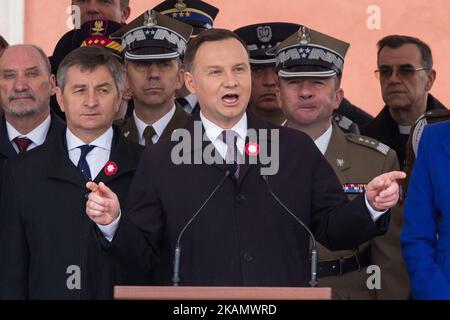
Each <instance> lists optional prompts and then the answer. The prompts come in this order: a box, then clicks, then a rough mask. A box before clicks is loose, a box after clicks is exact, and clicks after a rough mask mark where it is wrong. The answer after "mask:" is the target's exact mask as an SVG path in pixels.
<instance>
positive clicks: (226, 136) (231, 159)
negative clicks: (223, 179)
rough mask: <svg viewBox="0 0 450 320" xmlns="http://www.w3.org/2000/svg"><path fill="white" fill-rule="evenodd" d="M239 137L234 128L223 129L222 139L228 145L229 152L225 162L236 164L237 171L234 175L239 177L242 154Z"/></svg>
mask: <svg viewBox="0 0 450 320" xmlns="http://www.w3.org/2000/svg"><path fill="white" fill-rule="evenodd" d="M237 138H238V135H237V133H236V131H234V130H223V131H222V141H223V142H224V143H225V144H226V145H227V153H226V155H225V163H227V164H233V163H234V164H236V171H235V172H234V176H235V178H236V179H239V163H240V161H239V160H240V154H239V151H238V149H237V144H236V143H237Z"/></svg>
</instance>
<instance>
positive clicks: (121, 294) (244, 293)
mask: <svg viewBox="0 0 450 320" xmlns="http://www.w3.org/2000/svg"><path fill="white" fill-rule="evenodd" d="M114 299H116V300H339V299H340V297H339V296H338V295H337V294H336V293H335V292H334V291H333V290H332V289H331V288H308V287H300V288H298V287H296V288H293V287H183V286H180V287H172V286H164V287H160V286H140V287H128V286H116V287H114Z"/></svg>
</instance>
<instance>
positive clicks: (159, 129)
mask: <svg viewBox="0 0 450 320" xmlns="http://www.w3.org/2000/svg"><path fill="white" fill-rule="evenodd" d="M174 114H175V105H173V107H172V109H170V111H169V112H167V113H166V114H165V115H164V116H162V117H161V119H159V120H158V121H156V122H155V123H153V124H150V123H145V122H144V121H142V120H141V119H139V117H138V116H137V115H136V110H134V111H133V117H134V123H136V128H137V130H138V134H139V144H140V145H142V146H145V138H144V130H145V128H147V126H152V127H153V129H155V134H154V135H153V137H152V142H153V143H156V142H158V140H159V138H160V137H161V135H162V134H163V132H164V129H165V128H166V127H167V125H168V124H169V122H170V120H172V117H173V115H174Z"/></svg>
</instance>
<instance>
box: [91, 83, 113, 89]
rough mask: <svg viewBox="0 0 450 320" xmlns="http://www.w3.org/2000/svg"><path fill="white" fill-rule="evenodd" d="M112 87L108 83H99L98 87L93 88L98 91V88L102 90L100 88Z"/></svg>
mask: <svg viewBox="0 0 450 320" xmlns="http://www.w3.org/2000/svg"><path fill="white" fill-rule="evenodd" d="M112 86H113V85H112V84H111V83H109V82H103V83H100V84H99V85H96V86H95V88H96V89H99V88H102V87H112Z"/></svg>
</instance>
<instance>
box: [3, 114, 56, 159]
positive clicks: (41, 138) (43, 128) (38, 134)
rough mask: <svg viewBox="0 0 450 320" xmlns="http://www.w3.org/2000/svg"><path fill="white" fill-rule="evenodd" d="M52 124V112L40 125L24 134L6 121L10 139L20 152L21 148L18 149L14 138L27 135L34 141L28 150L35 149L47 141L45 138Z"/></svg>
mask: <svg viewBox="0 0 450 320" xmlns="http://www.w3.org/2000/svg"><path fill="white" fill-rule="evenodd" d="M50 124H51V116H50V114H49V115H48V116H47V118H45V120H44V121H42V123H41V124H40V125H38V126H37V127H36V128H34V129H33V130H31V131H30V132H29V133H27V134H25V135H23V134H21V133H20V132H19V131H17V130H16V129H15V128H14V127H13V126H12V125H11V124H9V123H8V121H6V131H7V133H8V138H9V141H10V142H11V143H12V145H13V147H14V149H16V151H17V152H18V151H19V149H17V146H16V144H15V143H13V140H14V139H15V138H17V137H21V138H24V137H27V138H28V139H30V140H31V141H32V143H31V144H30V146H29V147H28V149H27V150H30V149H33V148H35V147H37V146H40V145H41V144H43V143H44V142H45V138H46V137H47V133H48V130H49V129H50Z"/></svg>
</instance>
